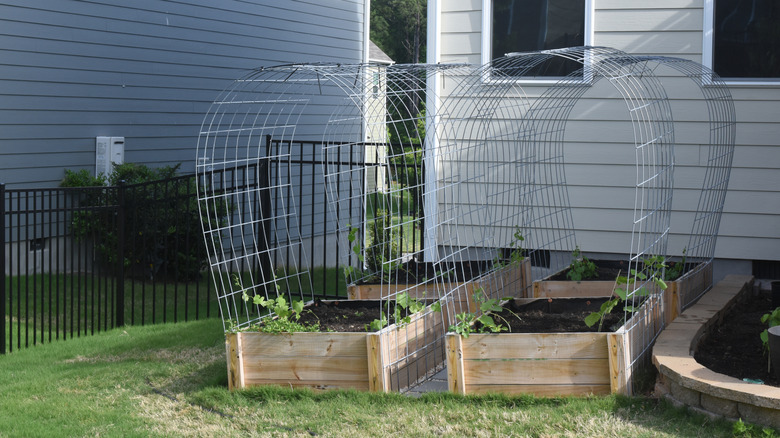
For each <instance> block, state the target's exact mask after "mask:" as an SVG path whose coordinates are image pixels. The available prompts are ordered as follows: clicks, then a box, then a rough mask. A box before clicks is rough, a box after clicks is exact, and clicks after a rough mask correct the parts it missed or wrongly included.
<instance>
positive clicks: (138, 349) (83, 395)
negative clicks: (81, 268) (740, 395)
mask: <svg viewBox="0 0 780 438" xmlns="http://www.w3.org/2000/svg"><path fill="white" fill-rule="evenodd" d="M0 370H2V371H0V436H1V437H59V436H62V437H73V436H79V437H81V436H90V437H92V436H101V437H104V436H121V437H132V436H139V437H149V436H160V437H178V436H197V437H204V436H205V437H210V436H215V437H216V436H218V437H246V436H285V437H286V436H291V437H297V436H301V437H310V436H326V437H353V436H354V437H363V436H364V437H407V436H412V437H429V436H430V437H438V436H451V437H461V436H476V437H482V436H484V437H504V436H534V437H554V436H555V437H557V436H571V437H579V436H598V437H641V436H646V437H680V436H683V437H686V436H690V437H708V438H710V437H725V436H733V432H734V431H736V432H738V434H740V435H743V436H772V434H775V435H776V431H772V430H768V429H762V428H759V427H753V426H750V425H737V427H736V428H735V427H734V425H733V424H731V423H729V422H726V421H723V420H718V421H715V420H713V419H711V418H708V417H704V416H701V415H698V414H695V413H692V412H690V411H687V410H684V409H678V408H675V407H672V406H669V405H668V404H667V403H665V402H662V401H659V400H655V399H652V398H645V397H637V398H627V397H613V396H611V397H592V398H534V397H505V396H480V397H461V396H455V395H450V394H428V395H425V396H423V397H421V398H412V397H408V396H404V395H398V394H370V393H360V392H346V391H331V392H312V391H307V390H291V389H288V388H275V387H273V388H257V389H250V390H244V391H235V392H230V391H228V390H227V388H226V382H227V377H226V365H225V347H224V336H223V332H222V323H221V321H219V320H217V319H207V320H202V321H195V322H187V323H177V324H161V325H151V326H145V327H125V328H120V329H115V330H110V331H107V332H105V333H101V334H98V335H95V336H85V337H81V338H78V339H73V340H68V341H60V342H54V343H52V344H46V345H39V346H35V347H32V348H28V349H23V350H21V351H18V352H14V353H12V354H9V355H6V356H0Z"/></svg>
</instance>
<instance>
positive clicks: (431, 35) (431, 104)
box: [423, 0, 441, 262]
mask: <svg viewBox="0 0 780 438" xmlns="http://www.w3.org/2000/svg"><path fill="white" fill-rule="evenodd" d="M440 21H441V0H428V29H427V32H428V41H427V50H428V52H427V60H426V62H427V63H428V64H438V63H439V62H440V61H441V35H440V33H439V31H440ZM440 87H441V76H440V73H438V72H436V73H434V74H432V75H430V76H429V77H428V79H427V84H426V93H425V96H426V100H425V126H426V128H425V143H424V144H425V150H424V151H423V157H424V161H423V166H424V168H425V169H424V171H425V188H424V190H423V193H424V196H423V199H424V201H423V211H424V214H425V237H424V241H423V245H424V250H423V257H424V258H425V261H426V262H434V261H436V258H437V251H436V247H437V245H436V233H437V226H436V224H437V223H438V203H437V199H436V175H437V171H436V163H437V162H438V158H439V157H438V152H439V136H438V133H437V132H436V130H437V126H438V120H437V117H438V111H439V107H438V105H439V102H438V100H437V98H436V96H438V94H439V90H440Z"/></svg>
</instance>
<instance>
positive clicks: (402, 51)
mask: <svg viewBox="0 0 780 438" xmlns="http://www.w3.org/2000/svg"><path fill="white" fill-rule="evenodd" d="M427 4H428V2H427V0H373V1H372V2H371V40H372V41H373V42H374V43H375V44H376V45H377V46H379V48H380V49H382V50H383V51H384V52H385V53H387V55H388V56H390V58H392V59H393V60H394V61H395V62H397V63H399V64H415V63H419V62H425V56H426V55H425V41H426V38H427V37H426V26H427V19H426V18H427V14H428V12H427Z"/></svg>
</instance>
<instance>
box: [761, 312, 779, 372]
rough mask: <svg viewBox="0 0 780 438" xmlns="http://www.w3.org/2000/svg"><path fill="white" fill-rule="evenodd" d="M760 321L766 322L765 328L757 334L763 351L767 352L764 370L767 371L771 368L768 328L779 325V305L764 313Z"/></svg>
mask: <svg viewBox="0 0 780 438" xmlns="http://www.w3.org/2000/svg"><path fill="white" fill-rule="evenodd" d="M761 323H763V324H766V325H767V328H765V329H764V331H762V332H761V334H759V337H760V338H761V343H762V344H763V345H764V352H765V353H767V364H766V370H767V372H769V370H770V369H771V368H772V356H770V355H769V354H768V353H769V329H770V328H772V327H774V326H776V325H780V307H777V308H775V310H773V311H772V312H771V313H765V314H764V315H762V316H761Z"/></svg>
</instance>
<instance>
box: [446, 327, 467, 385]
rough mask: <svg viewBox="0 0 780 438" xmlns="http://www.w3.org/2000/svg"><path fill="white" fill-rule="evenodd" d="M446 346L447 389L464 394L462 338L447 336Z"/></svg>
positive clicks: (454, 335) (453, 335)
mask: <svg viewBox="0 0 780 438" xmlns="http://www.w3.org/2000/svg"><path fill="white" fill-rule="evenodd" d="M445 340H446V344H447V387H448V388H449V390H450V392H452V393H455V394H461V395H465V394H466V382H465V373H464V369H463V366H464V365H463V348H462V345H461V340H462V336H460V335H456V334H448V335H447V336H445Z"/></svg>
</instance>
